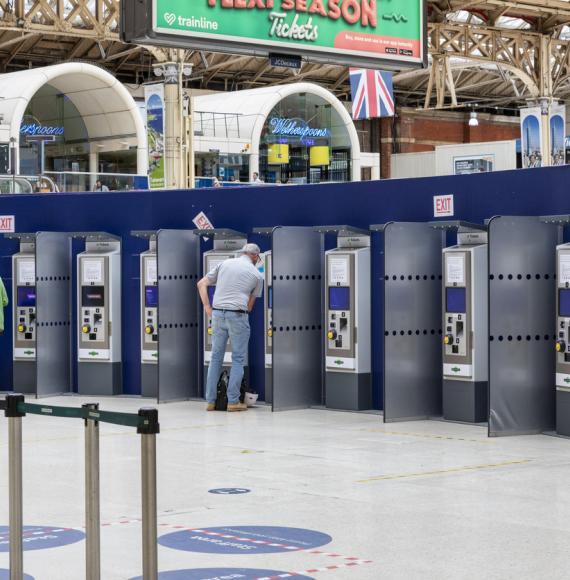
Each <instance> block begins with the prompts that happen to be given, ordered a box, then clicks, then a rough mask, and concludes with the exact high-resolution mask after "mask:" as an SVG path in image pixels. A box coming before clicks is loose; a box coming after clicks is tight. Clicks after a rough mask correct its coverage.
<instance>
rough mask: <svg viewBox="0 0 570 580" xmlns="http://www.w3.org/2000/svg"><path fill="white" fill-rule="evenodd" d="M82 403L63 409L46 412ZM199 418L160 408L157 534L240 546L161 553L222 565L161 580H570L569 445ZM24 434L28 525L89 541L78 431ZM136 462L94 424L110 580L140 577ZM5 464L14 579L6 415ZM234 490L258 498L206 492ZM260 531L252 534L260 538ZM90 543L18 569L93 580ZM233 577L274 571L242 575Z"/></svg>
mask: <svg viewBox="0 0 570 580" xmlns="http://www.w3.org/2000/svg"><path fill="white" fill-rule="evenodd" d="M84 401H86V399H82V398H79V397H74V398H70V397H65V398H56V399H50V400H49V404H54V405H70V406H79V405H80V404H81V403H82V402H84ZM98 401H99V402H100V403H101V408H102V409H107V410H120V411H136V409H138V408H139V407H140V406H144V405H147V404H148V403H147V402H141V401H140V400H137V399H126V398H121V399H98ZM203 409H204V405H203V404H200V403H177V404H170V405H163V406H161V407H160V422H161V426H162V433H161V434H160V435H159V436H158V465H159V525H160V529H159V535H160V536H164V535H166V534H171V533H173V532H176V531H177V530H178V531H180V529H181V528H182V532H181V533H182V536H183V539H184V538H186V537H187V536H185V534H187V535H189V534H195V533H196V532H189V531H184V528H189V529H192V530H195V529H204V528H215V527H222V526H223V527H229V528H231V530H230V531H228V530H225V535H227V536H229V537H228V538H227V539H226V540H225V542H220V541H217V540H216V538H219V536H213V535H209V536H208V535H206V536H205V537H206V540H204V538H202V540H200V541H201V542H202V544H205V543H208V542H207V539H208V537H209V538H214V541H213V543H214V544H216V543H217V544H220V543H221V544H224V543H229V544H230V545H235V544H241V546H242V553H238V554H211V553H199V552H190V551H181V550H177V549H172V548H169V547H165V546H160V547H159V564H160V569H161V570H162V571H174V570H190V569H192V570H194V569H202V568H206V569H208V568H210V569H212V568H218V569H226V571H225V572H222V571H218V572H214V571H210V572H203V573H198V572H195V573H190V572H187V573H185V574H182V575H178V576H177V575H174V574H173V575H163V576H161V578H164V579H165V580H166V579H170V578H172V580H174V579H175V578H176V579H183V578H187V579H188V580H205V579H209V580H210V579H212V580H213V579H216V580H217V579H224V580H226V578H229V579H231V580H234V579H238V578H242V579H247V580H250V579H253V578H259V577H268V572H267V571H268V570H271V571H278V572H280V573H281V574H285V573H289V575H291V574H292V573H297V574H301V573H303V574H302V577H307V578H314V579H319V578H322V579H323V580H327V579H330V580H333V579H335V580H345V579H346V580H379V579H382V580H389V579H405V580H415V579H418V580H419V579H421V580H441V579H444V578H449V579H454V580H456V579H475V578H485V579H487V580H490V579H500V580H507V579H511V578H512V579H516V580H522V579H527V578H528V579H533V580H536V579H548V580H555V579H568V578H570V485H569V482H570V441H568V440H564V439H559V438H553V437H547V436H542V435H541V436H532V437H514V438H502V439H487V437H486V429H485V428H482V427H475V426H473V427H470V426H465V425H457V424H450V423H443V422H437V421H431V422H423V421H422V422H413V423H399V424H389V425H384V424H382V423H381V418H380V417H378V416H375V415H362V414H351V413H338V412H330V411H321V410H307V411H296V412H287V413H277V414H272V413H270V412H269V411H268V410H267V409H265V408H257V409H253V410H250V411H248V412H247V413H234V414H227V413H219V412H216V413H206V412H205V411H204V410H203ZM23 425H24V450H25V454H24V480H25V490H24V499H25V503H24V513H25V524H26V525H30V526H49V527H50V529H49V530H48V531H47V534H46V536H41V533H42V532H41V531H40V536H39V541H38V542H39V543H41V542H42V541H43V538H44V537H47V538H48V540H49V536H50V535H55V536H58V534H59V533H60V532H54V530H58V529H62V528H63V529H66V528H75V529H79V530H81V529H82V526H83V524H84V522H83V425H82V423H81V421H78V420H69V419H53V418H48V417H37V416H28V417H26V418H24V419H23ZM139 453H140V441H139V436H137V435H136V434H135V433H134V432H133V430H131V429H127V428H122V427H115V426H111V425H103V426H101V465H102V470H101V493H102V510H101V512H102V513H101V515H102V522H103V523H104V524H108V525H105V526H104V527H103V528H102V578H103V579H104V580H114V579H121V580H125V579H129V578H134V577H136V576H139V575H140V574H141V564H140V562H141V553H140V551H141V524H140V521H139V518H140V475H139V473H140V456H139ZM0 466H1V469H0V569H6V568H8V554H7V553H6V552H5V551H4V552H3V551H2V549H3V548H2V540H3V539H4V538H5V533H4V534H3V533H2V529H1V526H2V525H6V524H7V522H8V501H7V498H8V489H7V467H6V466H7V429H6V422H5V420H4V419H3V418H1V417H0ZM234 487H235V488H248V489H250V490H251V493H248V494H243V495H214V494H211V493H208V490H210V489H212V488H234ZM121 522H122V523H121ZM176 526H181V528H177V527H176ZM237 526H271V527H274V526H283V527H290V528H304V529H308V530H314V531H318V532H322V533H323V534H328V535H330V536H331V537H332V541H331V542H330V543H328V544H325V545H322V546H321V547H319V548H316V549H312V548H310V547H307V548H306V549H304V550H291V549H290V548H283V550H284V551H281V552H280V553H258V554H252V553H248V554H245V553H243V550H246V548H247V546H248V545H249V546H251V545H253V544H256V542H252V541H251V539H249V540H248V538H247V537H246V538H243V533H242V534H240V533H239V530H236V529H235V528H236V527H237ZM242 532H243V530H242ZM261 533H262V535H261V536H256V537H258V538H259V537H264V536H263V533H264V532H263V531H262V532H261ZM283 533H284V534H285V535H284V536H282V535H281V532H279V533H277V532H276V531H275V530H273V531H270V532H269V536H270V537H272V538H273V542H276V543H280V545H281V546H283V545H284V544H285V545H287V544H291V543H293V544H294V546H293V547H295V546H297V547H298V546H299V544H296V543H295V541H296V540H295V539H294V537H293V536H294V534H293V536H288V535H287V534H288V532H287V531H285V532H283ZM30 534H31V537H34V534H35V532H34V530H31V531H30ZM37 536H38V534H36V537H37ZM179 537H180V535H179ZM276 538H277V539H276ZM279 539H281V542H279ZM268 543H271V540H269V541H266V542H264V543H263V544H259V543H258V544H257V545H262V546H267V544H268ZM244 544H245V546H246V548H243V545H244ZM29 545H30V546H31V545H32V544H29ZM84 547H85V543H84V542H83V541H80V542H76V543H73V544H69V545H66V546H63V547H55V548H50V549H41V550H39V549H38V550H33V551H26V552H25V554H24V560H25V571H26V572H27V573H28V574H30V575H31V576H32V577H34V578H36V580H67V579H69V580H78V579H80V578H84V577H85V573H84ZM4 549H5V545H4ZM256 549H257V548H256ZM263 549H265V548H263ZM267 549H270V548H267ZM238 551H239V550H238ZM350 558H355V560H352V559H350ZM331 567H334V568H331ZM240 568H248V569H261V570H265V571H266V572H265V573H264V574H261V573H260V574H258V575H255V574H253V573H252V574H253V575H251V574H250V575H248V574H246V573H241V572H239V571H235V570H234V569H240ZM228 569H229V571H228ZM289 575H282V576H275V577H288V576H289ZM0 578H2V579H3V578H4V576H3V575H2V572H0Z"/></svg>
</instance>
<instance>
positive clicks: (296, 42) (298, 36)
mask: <svg viewBox="0 0 570 580" xmlns="http://www.w3.org/2000/svg"><path fill="white" fill-rule="evenodd" d="M135 2H136V11H138V14H137V13H136V11H135ZM144 2H146V3H148V5H147V6H145V5H144ZM123 4H124V8H123V19H122V33H123V38H124V39H125V40H129V41H138V42H147V43H149V44H155V45H163V46H178V47H180V48H205V49H210V50H215V51H219V52H233V53H245V54H259V55H262V54H263V55H266V54H268V53H279V54H283V55H287V54H292V55H301V56H303V57H306V58H307V59H311V60H317V61H326V62H336V63H339V64H340V63H342V64H349V65H354V66H359V65H361V66H374V65H378V67H379V66H390V67H392V68H402V67H406V66H423V65H424V64H425V58H426V54H425V36H426V30H425V28H426V22H425V4H424V0H144V1H143V3H142V4H141V3H140V1H139V0H124V2H123ZM131 5H132V6H131ZM142 6H145V8H142V10H141V7H142Z"/></svg>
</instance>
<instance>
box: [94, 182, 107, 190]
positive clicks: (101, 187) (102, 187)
mask: <svg viewBox="0 0 570 580" xmlns="http://www.w3.org/2000/svg"><path fill="white" fill-rule="evenodd" d="M93 191H109V188H108V187H107V186H106V185H103V184H102V183H101V180H100V179H98V180H97V181H96V182H95V187H94V188H93Z"/></svg>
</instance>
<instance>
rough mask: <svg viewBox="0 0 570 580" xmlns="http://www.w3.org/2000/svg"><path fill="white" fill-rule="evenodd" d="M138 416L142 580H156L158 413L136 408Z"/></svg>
mask: <svg viewBox="0 0 570 580" xmlns="http://www.w3.org/2000/svg"><path fill="white" fill-rule="evenodd" d="M139 417H143V418H144V419H146V422H145V424H144V425H142V426H140V427H138V428H137V433H139V434H140V435H141V484H142V485H141V488H142V528H143V529H142V542H143V579H144V580H157V579H158V542H157V537H158V523H157V499H156V495H157V491H156V435H157V434H158V433H160V425H159V423H158V410H157V409H152V408H143V409H140V410H139Z"/></svg>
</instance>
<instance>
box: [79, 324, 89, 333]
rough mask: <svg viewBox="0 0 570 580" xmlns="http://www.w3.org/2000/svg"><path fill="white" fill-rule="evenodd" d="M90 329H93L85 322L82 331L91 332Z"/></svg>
mask: <svg viewBox="0 0 570 580" xmlns="http://www.w3.org/2000/svg"><path fill="white" fill-rule="evenodd" d="M90 330H91V327H90V326H89V325H88V324H84V325H83V326H82V327H81V332H82V333H83V334H89V331H90Z"/></svg>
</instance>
